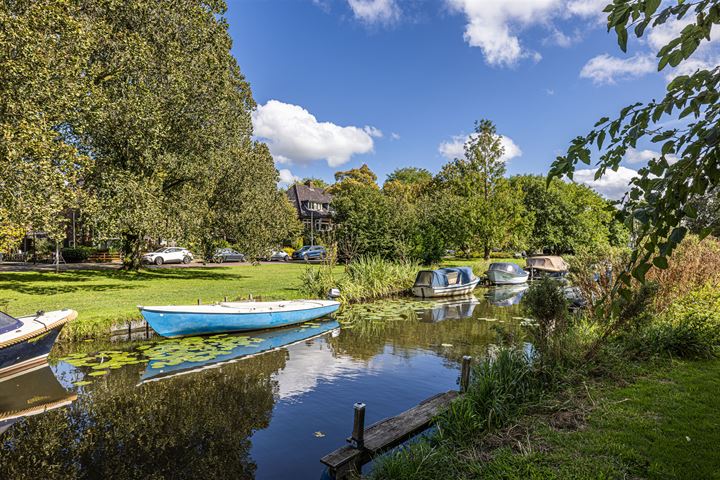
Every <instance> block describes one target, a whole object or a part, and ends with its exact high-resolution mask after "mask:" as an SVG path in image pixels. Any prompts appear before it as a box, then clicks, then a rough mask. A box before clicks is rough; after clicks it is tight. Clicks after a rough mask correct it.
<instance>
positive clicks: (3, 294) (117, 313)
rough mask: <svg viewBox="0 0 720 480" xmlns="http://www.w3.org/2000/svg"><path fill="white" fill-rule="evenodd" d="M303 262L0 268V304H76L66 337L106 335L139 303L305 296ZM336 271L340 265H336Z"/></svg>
mask: <svg viewBox="0 0 720 480" xmlns="http://www.w3.org/2000/svg"><path fill="white" fill-rule="evenodd" d="M305 269H306V266H305V265H303V264H293V263H289V264H285V263H283V264H263V265H257V266H251V265H247V264H244V265H238V266H231V267H214V268H164V269H152V270H143V271H140V272H124V271H118V270H74V271H67V272H63V273H60V274H55V273H50V272H3V273H0V302H2V303H3V305H0V308H2V309H3V310H6V311H7V312H8V313H9V314H11V315H27V314H30V313H33V312H35V311H37V310H56V309H60V308H72V309H74V310H77V311H78V312H79V316H78V319H77V320H75V321H74V322H72V323H71V324H70V325H69V326H68V327H66V329H65V331H64V333H65V338H78V337H83V336H102V335H104V334H106V333H107V330H108V328H109V327H110V326H111V325H112V324H113V323H115V322H116V321H122V320H127V319H135V318H139V313H138V310H137V305H167V304H176V305H179V304H194V303H196V302H197V300H198V298H200V299H202V301H203V303H206V302H207V303H210V302H213V301H219V300H222V299H223V297H225V296H227V297H228V298H231V299H234V298H247V297H248V295H253V297H255V298H263V299H292V298H300V297H302V293H301V292H300V276H301V274H302V272H303V271H304V270H305ZM337 270H338V272H341V271H342V268H340V267H338V268H337Z"/></svg>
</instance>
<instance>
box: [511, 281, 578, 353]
mask: <svg viewBox="0 0 720 480" xmlns="http://www.w3.org/2000/svg"><path fill="white" fill-rule="evenodd" d="M520 306H521V308H522V311H523V314H524V315H526V316H528V317H530V318H532V319H533V320H534V321H535V324H534V325H531V326H529V328H528V332H529V333H530V336H531V342H532V344H533V346H534V347H535V351H536V352H537V354H538V355H539V356H540V360H541V361H542V362H544V363H550V364H555V363H557V361H558V360H559V359H560V358H562V355H563V344H564V340H565V336H566V334H567V331H568V319H569V313H568V301H567V298H565V293H564V291H563V287H562V285H561V283H560V282H559V281H558V280H556V279H554V278H550V277H544V278H541V279H539V280H537V281H535V282H533V283H532V285H530V288H528V290H527V292H525V295H523V298H522V301H521V304H520Z"/></svg>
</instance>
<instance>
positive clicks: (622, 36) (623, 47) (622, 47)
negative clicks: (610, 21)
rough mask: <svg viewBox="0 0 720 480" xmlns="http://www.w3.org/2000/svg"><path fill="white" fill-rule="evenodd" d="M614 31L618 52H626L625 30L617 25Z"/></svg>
mask: <svg viewBox="0 0 720 480" xmlns="http://www.w3.org/2000/svg"><path fill="white" fill-rule="evenodd" d="M615 31H616V32H617V37H618V45H619V46H620V50H622V51H623V52H627V40H628V33H627V29H626V28H625V27H623V26H620V25H618V26H617V27H615Z"/></svg>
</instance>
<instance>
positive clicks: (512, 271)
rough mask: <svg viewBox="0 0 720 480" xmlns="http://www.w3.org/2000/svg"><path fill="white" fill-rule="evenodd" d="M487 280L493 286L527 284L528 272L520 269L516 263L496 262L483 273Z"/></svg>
mask: <svg viewBox="0 0 720 480" xmlns="http://www.w3.org/2000/svg"><path fill="white" fill-rule="evenodd" d="M485 273H486V275H487V276H488V280H490V282H491V283H493V284H494V285H517V284H519V283H525V282H527V279H528V276H529V275H530V274H529V273H528V272H526V271H525V270H523V269H522V268H520V265H518V264H517V263H508V262H497V263H491V264H490V268H488V271H487V272H485Z"/></svg>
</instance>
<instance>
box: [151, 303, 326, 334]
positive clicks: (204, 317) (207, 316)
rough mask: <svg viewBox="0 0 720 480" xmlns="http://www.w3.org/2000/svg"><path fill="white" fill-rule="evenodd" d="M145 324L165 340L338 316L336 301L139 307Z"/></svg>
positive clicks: (262, 328)
mask: <svg viewBox="0 0 720 480" xmlns="http://www.w3.org/2000/svg"><path fill="white" fill-rule="evenodd" d="M138 308H139V309H140V313H141V314H142V316H143V318H144V319H145V321H146V322H147V323H148V324H150V326H151V327H152V328H153V330H155V332H157V334H158V335H162V336H163V337H183V336H186V335H203V334H209V333H228V332H246V331H251V330H264V329H267V328H276V327H286V326H288V325H295V324H297V323H303V322H307V321H309V320H315V319H316V318H320V317H324V316H326V315H330V314H331V313H333V312H335V311H336V310H337V309H338V308H340V302H336V301H334V300H292V301H286V302H223V303H218V304H216V305H189V306H168V307H138Z"/></svg>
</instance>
